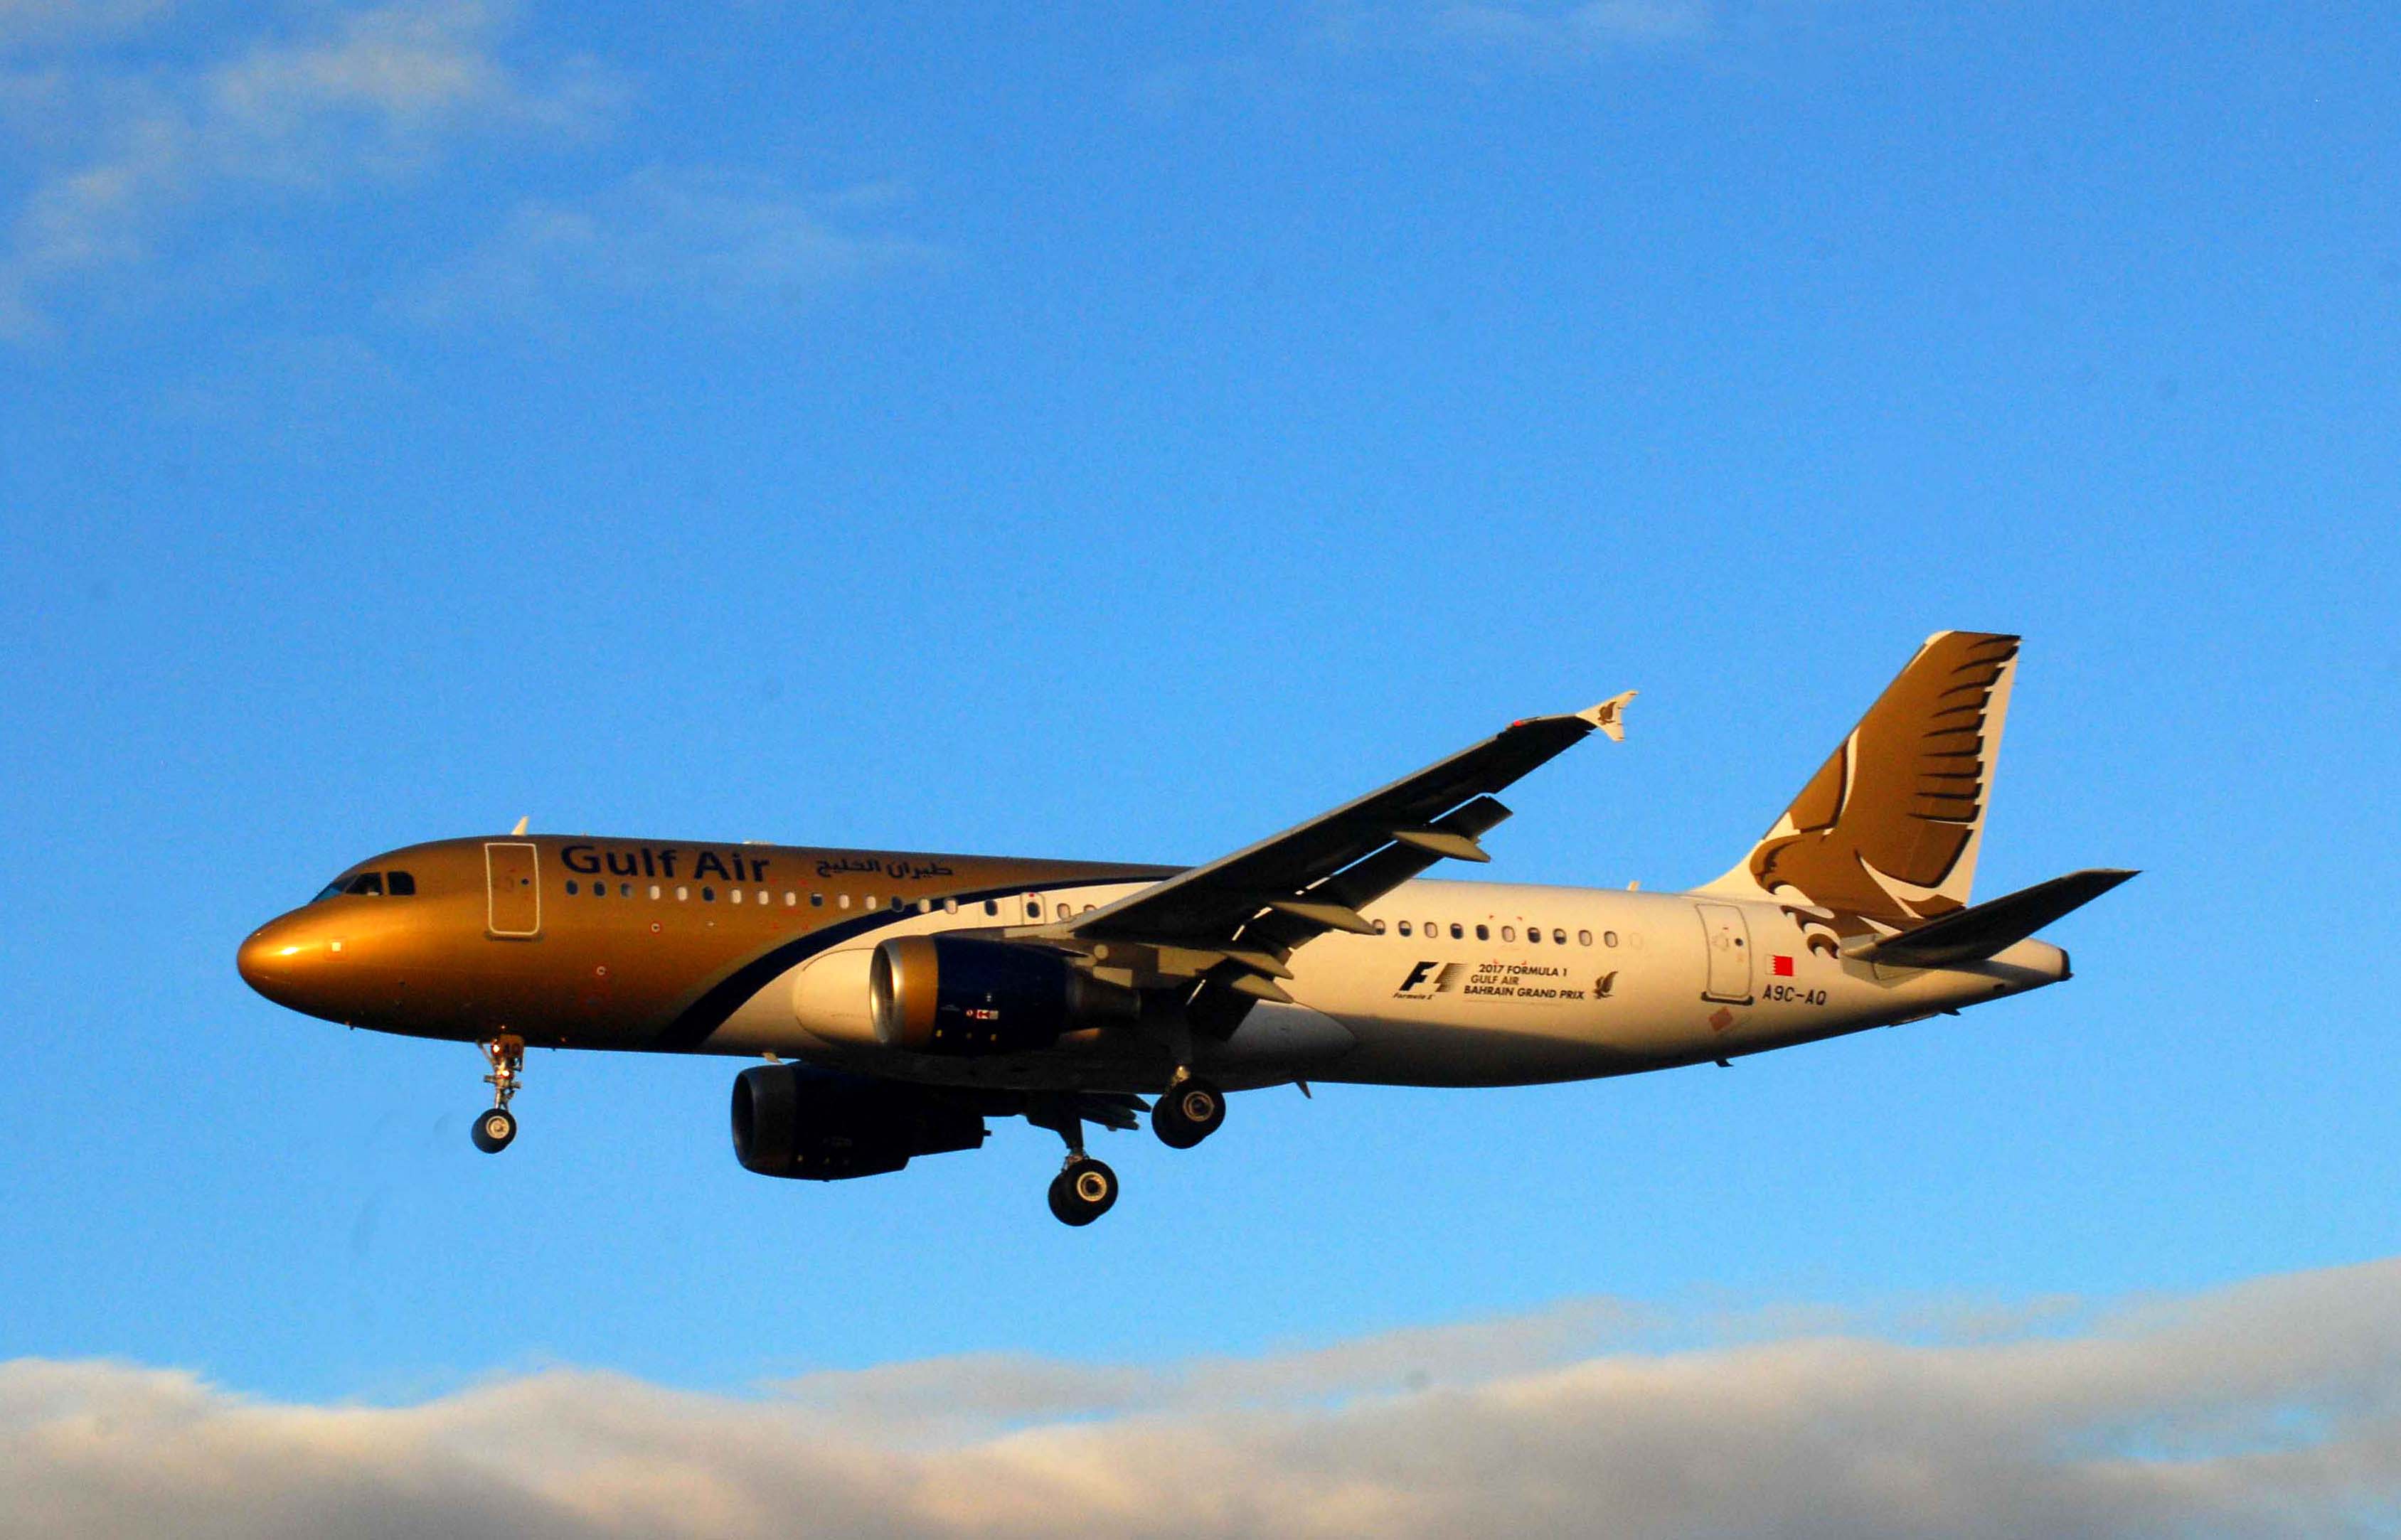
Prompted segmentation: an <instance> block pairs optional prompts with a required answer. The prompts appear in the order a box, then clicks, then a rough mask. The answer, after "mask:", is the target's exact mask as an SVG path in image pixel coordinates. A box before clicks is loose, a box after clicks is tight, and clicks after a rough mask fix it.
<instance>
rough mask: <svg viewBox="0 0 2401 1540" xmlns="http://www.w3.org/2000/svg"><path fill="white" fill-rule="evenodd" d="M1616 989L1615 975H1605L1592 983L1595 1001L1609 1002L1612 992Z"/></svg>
mask: <svg viewBox="0 0 2401 1540" xmlns="http://www.w3.org/2000/svg"><path fill="white" fill-rule="evenodd" d="M1614 988H1617V975H1616V974H1613V973H1609V974H1601V975H1600V976H1599V977H1598V978H1596V979H1594V980H1593V981H1592V998H1593V999H1595V1000H1607V999H1608V998H1609V995H1610V991H1611V990H1612V989H1614Z"/></svg>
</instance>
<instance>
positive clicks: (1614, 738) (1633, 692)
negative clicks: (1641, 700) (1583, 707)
mask: <svg viewBox="0 0 2401 1540" xmlns="http://www.w3.org/2000/svg"><path fill="white" fill-rule="evenodd" d="M1641 693H1642V692H1641V691H1640V690H1639V689H1629V690H1627V691H1626V692H1625V693H1624V694H1622V695H1612V696H1611V697H1610V698H1609V699H1608V700H1606V701H1603V702H1601V703H1600V704H1598V705H1597V706H1595V707H1593V708H1592V709H1591V710H1590V711H1580V712H1577V713H1576V715H1578V716H1581V717H1583V718H1584V719H1585V721H1587V722H1590V723H1591V724H1592V725H1593V726H1594V727H1597V728H1598V729H1600V730H1601V731H1603V732H1605V733H1607V734H1609V741H1610V742H1611V743H1624V742H1626V702H1628V701H1631V700H1633V699H1634V698H1635V697H1636V696H1637V695H1640V694H1641Z"/></svg>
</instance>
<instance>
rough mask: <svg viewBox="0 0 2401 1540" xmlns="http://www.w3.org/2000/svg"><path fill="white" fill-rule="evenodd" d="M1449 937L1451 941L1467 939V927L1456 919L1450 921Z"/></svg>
mask: <svg viewBox="0 0 2401 1540" xmlns="http://www.w3.org/2000/svg"><path fill="white" fill-rule="evenodd" d="M1450 939H1452V940H1453V941H1464V940H1466V939H1467V928H1466V927H1465V926H1463V925H1461V924H1460V922H1459V921H1458V920H1452V921H1451V922H1450Z"/></svg>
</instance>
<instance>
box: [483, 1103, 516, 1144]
mask: <svg viewBox="0 0 2401 1540" xmlns="http://www.w3.org/2000/svg"><path fill="white" fill-rule="evenodd" d="M516 1137H517V1115H516V1114H515V1113H514V1112H512V1111H509V1110H508V1109H507V1108H505V1107H495V1108H493V1109H492V1110H491V1111H488V1112H486V1113H485V1114H484V1115H483V1116H482V1117H480V1118H477V1119H476V1120H475V1132H474V1139H475V1148H476V1149H478V1150H481V1151H482V1152H484V1153H486V1154H487V1155H497V1154H499V1153H500V1152H501V1151H503V1150H505V1149H507V1148H508V1147H509V1140H511V1139H513V1138H516Z"/></svg>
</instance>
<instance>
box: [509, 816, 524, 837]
mask: <svg viewBox="0 0 2401 1540" xmlns="http://www.w3.org/2000/svg"><path fill="white" fill-rule="evenodd" d="M525 829H526V821H525V820H524V819H523V818H520V819H518V820H517V826H516V827H515V828H513V829H511V830H510V831H509V833H511V834H513V835H514V834H523V833H525Z"/></svg>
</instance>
